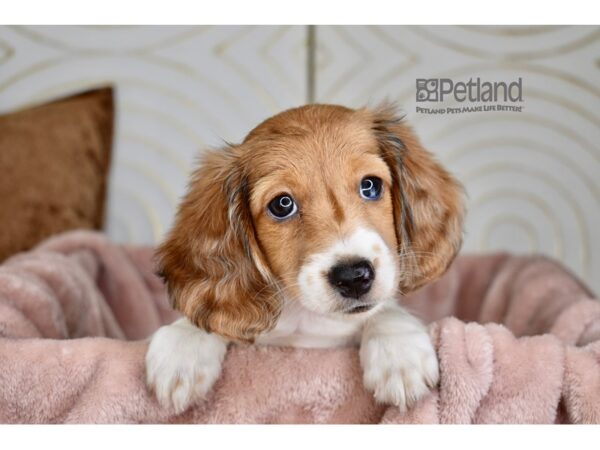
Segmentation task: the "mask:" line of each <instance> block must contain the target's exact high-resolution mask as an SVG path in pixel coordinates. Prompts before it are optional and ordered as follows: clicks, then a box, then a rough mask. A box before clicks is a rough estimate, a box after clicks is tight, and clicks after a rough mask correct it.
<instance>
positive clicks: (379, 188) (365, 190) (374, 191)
mask: <svg viewBox="0 0 600 450" xmlns="http://www.w3.org/2000/svg"><path fill="white" fill-rule="evenodd" d="M382 192H383V183H382V182H381V178H378V177H364V178H363V179H362V181H361V182H360V196H361V197H362V198H364V199H365V200H378V199H379V198H380V197H381V193H382Z"/></svg>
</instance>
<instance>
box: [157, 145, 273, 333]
mask: <svg viewBox="0 0 600 450" xmlns="http://www.w3.org/2000/svg"><path fill="white" fill-rule="evenodd" d="M236 151H237V149H236V147H228V148H225V149H222V150H218V151H210V152H207V153H205V155H204V157H203V158H202V159H201V164H200V166H199V168H198V169H197V170H196V171H195V173H194V174H193V176H192V180H191V183H190V185H189V188H188V193H187V194H186V196H185V198H184V199H183V201H182V203H181V205H180V206H179V211H178V213H177V216H176V218H175V223H174V225H173V228H172V229H171V231H170V233H169V234H168V236H167V239H166V240H165V241H164V243H163V244H162V245H161V246H160V247H159V249H158V251H157V258H158V265H159V272H160V274H161V276H162V277H163V278H164V280H165V282H166V285H167V289H168V291H169V297H170V300H171V303H172V305H173V307H174V308H175V309H177V310H179V311H181V312H182V313H183V314H185V315H186V316H187V317H188V318H189V319H190V320H191V321H192V322H193V323H195V324H196V325H197V326H198V327H200V328H202V329H204V330H206V331H209V332H215V333H217V334H220V335H222V336H225V337H228V338H230V339H234V340H238V341H247V342H251V341H253V339H254V338H255V337H256V336H257V335H258V334H260V333H261V332H263V331H266V330H269V329H270V328H272V327H273V326H274V324H275V321H276V319H277V317H278V314H279V309H280V301H279V298H278V294H277V289H276V287H275V281H274V279H273V276H272V274H271V272H270V270H269V268H268V265H267V263H266V260H265V258H264V256H263V254H262V252H261V250H260V248H259V245H258V242H257V239H256V236H255V231H254V224H253V221H252V216H251V213H250V210H249V199H248V197H249V189H250V187H249V186H248V181H247V179H246V178H245V177H244V175H243V174H242V171H241V168H240V167H239V162H238V156H237V153H236Z"/></svg>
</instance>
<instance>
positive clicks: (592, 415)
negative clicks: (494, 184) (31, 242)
mask: <svg viewBox="0 0 600 450" xmlns="http://www.w3.org/2000/svg"><path fill="white" fill-rule="evenodd" d="M403 303H405V304H406V306H407V307H408V308H409V309H411V310H412V311H413V312H415V313H416V314H418V315H420V316H421V317H422V318H423V319H424V320H426V321H428V322H431V326H430V331H431V335H432V338H433V340H434V343H435V346H436V349H437V352H438V356H439V359H440V367H441V382H440V385H439V387H438V388H437V389H436V390H435V391H433V392H432V393H431V394H430V395H429V396H427V397H426V398H424V399H423V400H422V401H421V402H420V403H419V404H417V405H416V407H415V408H413V409H412V410H410V411H408V412H407V413H405V414H401V413H400V412H399V410H398V409H397V408H395V407H391V406H387V405H378V404H376V403H375V402H374V400H373V399H372V396H371V395H370V394H369V393H368V392H366V391H365V389H364V388H363V386H362V380H361V370H360V366H359V362H358V352H357V349H354V348H345V349H331V350H305V349H291V348H258V347H237V346H234V347H232V348H230V350H229V352H228V354H227V357H226V360H225V363H224V367H223V373H222V376H221V378H220V379H219V381H218V382H217V384H216V386H215V388H214V389H213V391H212V392H211V393H210V395H209V396H208V397H207V398H206V399H205V400H204V401H203V402H202V403H201V404H199V405H197V406H195V407H193V408H191V409H190V410H188V411H186V412H185V413H183V414H181V415H179V416H177V415H175V414H174V412H173V411H170V410H166V409H162V408H160V407H159V406H158V404H157V403H156V402H155V400H154V399H153V397H152V395H150V394H149V393H148V392H147V389H146V386H145V382H144V354H145V351H146V348H147V340H145V338H147V337H148V336H150V335H151V333H152V332H153V331H154V330H156V328H158V327H159V326H161V325H163V324H167V323H169V322H171V321H172V320H174V319H175V318H176V317H177V314H176V313H174V312H173V311H172V310H170V308H169V306H168V304H167V300H166V297H165V293H164V289H163V286H162V283H161V282H160V280H159V279H158V278H157V277H156V276H155V275H154V273H153V264H152V250H151V249H150V248H147V247H123V246H117V245H114V244H112V243H110V242H109V241H108V240H107V239H106V238H105V237H103V236H102V235H100V234H97V233H93V232H71V233H67V234H64V235H61V236H58V237H55V238H53V239H50V240H48V241H46V242H45V243H44V244H42V245H41V246H39V247H38V248H36V249H35V250H33V251H31V252H29V253H24V254H20V255H17V256H15V257H13V258H11V259H9V260H8V261H6V262H5V263H4V264H3V265H2V266H0V422H3V423H7V422H8V423H22V422H27V423H31V422H33V423H47V422H50V423H57V422H60V423H62V422H94V423H98V422H102V423H115V422H127V423H149V422H150V423H180V422H186V423H188V422H192V423H379V422H383V423H599V422H600V302H598V301H597V300H595V299H593V296H592V295H591V293H590V292H589V291H588V290H587V289H586V288H585V287H584V286H583V285H582V284H581V283H580V282H579V281H578V280H577V279H576V278H575V277H574V276H572V275H571V274H570V273H568V272H567V271H566V270H565V269H564V268H562V267H561V266H559V265H558V264H556V263H555V262H553V261H550V260H548V259H545V258H541V257H516V256H509V255H503V254H497V255H487V256H461V257H459V258H458V259H457V260H456V262H455V263H454V264H453V266H452V267H451V268H450V270H449V271H448V273H447V274H446V275H445V276H444V277H443V278H442V279H441V280H439V281H438V282H436V283H434V284H432V285H430V286H427V287H425V288H424V289H422V290H420V291H419V292H417V293H415V294H413V295H412V296H410V297H409V298H406V299H404V301H403Z"/></svg>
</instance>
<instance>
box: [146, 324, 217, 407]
mask: <svg viewBox="0 0 600 450" xmlns="http://www.w3.org/2000/svg"><path fill="white" fill-rule="evenodd" d="M226 350H227V344H226V343H225V342H224V341H223V340H222V339H221V338H220V337H218V336H216V335H214V334H208V333H206V332H204V331H202V330H200V329H199V328H196V327H195V326H193V325H192V324H191V323H190V322H189V321H188V320H187V319H180V320H178V321H177V322H174V323H173V324H171V325H167V326H164V327H161V328H160V329H159V330H158V331H157V332H156V333H155V334H154V336H152V341H151V342H150V346H149V347H148V353H146V381H147V384H148V387H149V388H150V390H151V391H153V392H154V393H155V395H156V398H157V400H158V401H159V403H160V404H161V406H163V407H165V408H168V407H172V408H174V409H175V412H176V413H177V414H179V413H181V412H183V411H185V410H186V409H187V408H188V407H189V406H191V405H192V404H194V403H195V402H197V401H198V400H200V399H202V398H203V397H204V396H205V395H206V393H207V392H208V391H209V390H210V389H211V388H212V386H213V384H214V383H215V381H217V379H218V378H219V374H220V373H221V363H222V362H223V357H224V356H225V352H226Z"/></svg>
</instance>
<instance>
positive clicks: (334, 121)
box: [158, 105, 463, 341]
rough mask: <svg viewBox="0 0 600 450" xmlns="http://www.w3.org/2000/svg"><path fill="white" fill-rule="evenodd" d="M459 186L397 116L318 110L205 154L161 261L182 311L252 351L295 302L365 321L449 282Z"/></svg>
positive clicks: (283, 118)
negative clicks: (431, 285) (402, 297)
mask: <svg viewBox="0 0 600 450" xmlns="http://www.w3.org/2000/svg"><path fill="white" fill-rule="evenodd" d="M462 216H463V207H462V190H461V187H460V185H459V184H458V183H457V182H456V181H455V180H454V179H453V178H452V177H451V176H450V175H449V174H448V173H447V172H446V171H445V170H444V169H443V168H442V167H441V166H440V165H439V164H438V163H437V162H436V161H435V159H434V158H433V157H432V155H431V154H430V153H429V152H427V151H426V150H425V149H423V148H422V147H421V145H420V144H419V142H418V140H417V139H416V138H415V137H414V135H413V133H412V132H411V131H410V129H409V128H408V127H406V126H405V125H404V124H403V123H402V122H401V121H400V120H399V119H398V118H397V117H396V116H395V113H394V111H393V110H391V109H389V108H381V109H379V110H376V111H370V110H366V109H362V110H350V109H347V108H343V107H340V106H329V105H310V106H305V107H302V108H297V109H293V110H289V111H285V112H283V113H281V114H279V115H277V116H275V117H273V118H271V119H269V120H267V121H265V122H263V123H262V124H260V125H259V126H258V127H256V128H255V129H254V130H253V131H252V132H251V133H250V134H249V135H248V136H247V137H246V139H245V140H244V142H243V143H242V144H240V145H238V146H232V147H228V148H226V149H223V150H220V151H216V152H208V153H206V154H205V156H204V159H203V161H202V164H201V166H200V168H199V169H198V170H197V171H196V173H195V174H194V177H193V178H192V182H191V184H190V189H189V192H188V194H187V195H186V197H185V198H184V200H183V202H182V204H181V207H180V209H179V212H178V215H177V218H176V221H175V225H174V227H173V229H172V230H171V233H170V235H169V236H168V238H167V239H166V241H165V242H164V243H163V245H162V246H161V247H160V248H159V251H158V257H159V263H160V266H161V271H162V273H163V275H164V277H165V279H166V282H167V286H168V288H169V292H170V296H171V299H172V301H173V304H174V306H175V307H176V308H178V309H180V310H181V311H182V312H184V313H185V314H186V315H187V316H188V317H189V318H190V319H191V320H192V321H193V322H194V323H196V324H197V325H198V326H200V327H201V328H204V329H207V330H209V331H215V332H217V333H220V334H222V335H225V336H227V337H230V338H233V339H238V340H248V341H250V340H252V339H253V338H254V337H256V335H258V334H260V333H261V332H264V331H267V330H269V329H270V328H272V327H273V326H274V324H275V323H276V321H277V317H278V315H279V312H280V310H281V306H282V303H283V301H284V299H285V301H291V302H299V303H301V304H302V305H303V306H304V307H305V308H308V309H310V310H312V311H314V312H317V313H322V314H338V315H347V317H364V316H366V315H368V314H370V313H371V312H372V311H374V310H375V309H376V308H377V306H378V305H380V304H382V303H383V302H385V301H389V300H391V299H393V298H394V297H395V295H396V293H397V292H398V291H400V292H402V293H407V292H410V291H411V290H414V289H416V288H417V287H419V286H421V285H422V284H424V283H426V282H427V281H429V280H431V279H434V278H436V277H437V276H439V275H440V274H441V273H443V272H444V271H445V269H446V268H447V266H448V265H449V263H450V262H451V261H452V259H453V258H454V256H455V254H456V252H457V250H458V248H459V246H460V242H461V237H462V228H461V224H462Z"/></svg>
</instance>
